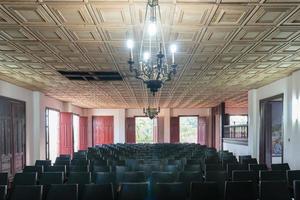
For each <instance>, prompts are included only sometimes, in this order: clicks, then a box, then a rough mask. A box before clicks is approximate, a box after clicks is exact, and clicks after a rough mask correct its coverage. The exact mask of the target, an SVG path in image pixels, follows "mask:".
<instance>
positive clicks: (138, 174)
mask: <svg viewBox="0 0 300 200" xmlns="http://www.w3.org/2000/svg"><path fill="white" fill-rule="evenodd" d="M145 181H146V176H145V173H144V172H142V171H135V172H125V173H124V176H123V178H122V182H127V183H132V182H136V183H138V182H145Z"/></svg>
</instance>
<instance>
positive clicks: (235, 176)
mask: <svg viewBox="0 0 300 200" xmlns="http://www.w3.org/2000/svg"><path fill="white" fill-rule="evenodd" d="M232 181H252V182H254V183H258V181H259V173H258V172H257V171H246V170H243V171H240V170H236V171H233V172H232Z"/></svg>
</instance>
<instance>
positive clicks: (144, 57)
mask: <svg viewBox="0 0 300 200" xmlns="http://www.w3.org/2000/svg"><path fill="white" fill-rule="evenodd" d="M149 58H150V53H149V52H144V55H143V59H144V61H148V60H149Z"/></svg>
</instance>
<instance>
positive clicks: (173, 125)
mask: <svg viewBox="0 0 300 200" xmlns="http://www.w3.org/2000/svg"><path fill="white" fill-rule="evenodd" d="M170 142H171V143H178V142H179V117H171V121H170Z"/></svg>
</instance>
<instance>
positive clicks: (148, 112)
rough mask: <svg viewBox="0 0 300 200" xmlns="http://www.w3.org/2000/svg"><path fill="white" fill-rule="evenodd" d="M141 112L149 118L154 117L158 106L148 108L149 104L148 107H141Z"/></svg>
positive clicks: (158, 109) (157, 112)
mask: <svg viewBox="0 0 300 200" xmlns="http://www.w3.org/2000/svg"><path fill="white" fill-rule="evenodd" d="M143 112H144V114H145V116H146V117H149V118H150V119H154V118H155V117H157V115H158V114H159V112H160V108H159V107H158V108H150V106H149V107H148V108H143Z"/></svg>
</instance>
